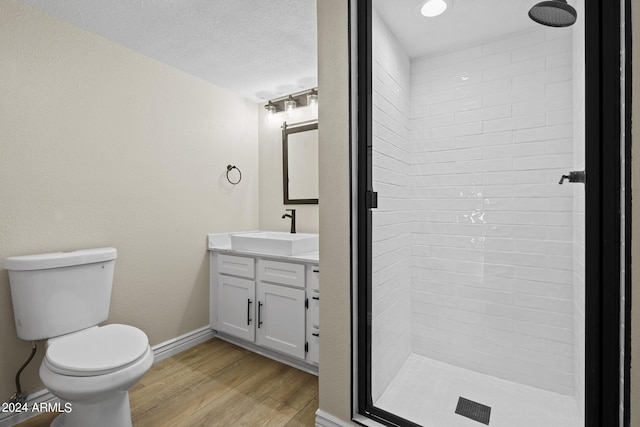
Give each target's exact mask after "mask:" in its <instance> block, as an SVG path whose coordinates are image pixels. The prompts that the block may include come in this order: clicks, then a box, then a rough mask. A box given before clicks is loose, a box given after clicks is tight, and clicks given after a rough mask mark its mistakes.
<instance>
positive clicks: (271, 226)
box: [258, 101, 322, 233]
mask: <svg viewBox="0 0 640 427" xmlns="http://www.w3.org/2000/svg"><path fill="white" fill-rule="evenodd" d="M321 102H322V101H321ZM258 110H259V119H258V129H259V137H258V139H259V143H258V149H259V151H260V225H259V226H260V229H261V230H277V231H289V230H290V227H291V220H290V219H289V218H285V219H282V215H283V214H284V213H286V211H285V209H295V210H296V230H297V232H299V233H318V228H319V227H318V205H285V204H284V203H283V198H284V195H283V189H282V127H281V126H282V122H283V121H284V119H285V117H284V115H282V113H278V114H277V116H278V119H277V120H275V121H274V122H272V123H269V122H267V120H266V110H265V109H264V104H262V105H260V106H259V107H258ZM301 110H306V108H301ZM314 118H315V119H317V113H316V114H312V112H310V111H305V112H301V115H300V119H301V120H311V119H314Z"/></svg>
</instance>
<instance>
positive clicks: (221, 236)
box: [207, 231, 320, 264]
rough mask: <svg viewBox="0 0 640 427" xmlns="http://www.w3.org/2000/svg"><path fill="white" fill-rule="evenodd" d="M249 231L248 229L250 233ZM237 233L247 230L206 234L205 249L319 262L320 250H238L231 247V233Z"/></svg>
mask: <svg viewBox="0 0 640 427" xmlns="http://www.w3.org/2000/svg"><path fill="white" fill-rule="evenodd" d="M250 232H251V231H249V233H250ZM238 233H247V231H238V232H230V233H211V234H208V235H207V249H208V250H210V251H216V252H221V253H226V254H242V255H249V256H258V257H269V258H273V259H280V260H286V261H298V262H305V263H313V264H318V263H319V262H320V252H318V251H315V252H305V253H302V254H298V255H280V254H271V253H263V252H251V251H239V250H237V249H232V248H231V237H230V236H231V235H232V234H238Z"/></svg>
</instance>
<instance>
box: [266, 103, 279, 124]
mask: <svg viewBox="0 0 640 427" xmlns="http://www.w3.org/2000/svg"><path fill="white" fill-rule="evenodd" d="M264 109H265V110H267V116H266V121H267V123H273V122H274V120H275V116H276V106H275V105H274V104H273V102H271V101H269V103H268V104H267V105H265V106H264Z"/></svg>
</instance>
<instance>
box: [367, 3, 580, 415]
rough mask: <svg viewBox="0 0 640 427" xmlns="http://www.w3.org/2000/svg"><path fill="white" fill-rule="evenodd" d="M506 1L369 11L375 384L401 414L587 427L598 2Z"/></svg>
mask: <svg viewBox="0 0 640 427" xmlns="http://www.w3.org/2000/svg"><path fill="white" fill-rule="evenodd" d="M435 2H436V1H435V0H432V2H427V3H435ZM439 3H442V2H439ZM497 3H500V7H487V6H486V4H485V3H483V2H463V1H456V2H455V3H453V4H451V2H449V5H448V7H447V8H446V10H445V11H444V13H442V14H441V15H438V16H434V17H427V16H424V15H422V14H421V13H420V12H421V6H422V5H423V4H424V2H413V1H408V0H407V1H402V2H398V1H391V0H376V1H373V2H372V8H371V10H370V11H369V12H370V16H369V17H368V19H370V21H369V23H368V25H370V27H369V28H370V30H371V46H370V49H371V52H370V55H371V61H370V63H369V66H370V71H371V76H372V78H371V88H370V90H371V94H372V95H371V116H370V117H371V140H370V147H369V148H368V158H369V166H368V171H369V173H370V177H369V186H370V190H373V191H375V192H376V193H377V204H373V203H371V204H369V206H370V207H373V209H371V210H370V215H371V216H370V221H371V223H370V225H371V227H370V230H369V233H370V235H369V237H370V241H369V244H370V288H369V289H368V292H370V293H369V295H368V298H369V304H370V307H369V310H368V312H367V315H368V317H369V318H370V323H368V328H369V329H368V332H367V334H368V337H367V338H368V342H367V346H368V348H367V350H368V353H367V357H368V360H367V363H368V366H369V368H370V376H369V384H368V386H369V391H370V399H371V402H370V403H371V405H373V406H375V407H376V408H377V409H379V410H381V411H380V413H382V414H383V415H384V416H381V417H382V418H381V419H385V416H386V415H389V414H391V415H390V416H389V417H387V418H386V419H391V420H394V421H393V422H397V423H398V424H400V425H403V423H404V424H406V425H411V423H414V424H418V425H427V426H456V425H461V426H463V425H469V424H465V422H466V423H468V422H469V421H470V420H472V421H476V422H480V423H485V424H488V425H492V426H513V425H520V426H525V427H526V426H528V425H531V426H538V425H554V426H568V427H578V426H583V425H585V420H584V412H585V407H584V401H585V375H584V372H585V318H586V314H585V313H586V306H585V300H586V297H585V280H586V279H585V276H586V275H585V247H586V244H585V238H586V237H585V236H586V232H585V182H584V181H585V179H584V177H585V174H584V170H585V169H586V164H585V152H586V150H585V139H586V136H585V127H586V123H585V115H586V111H585V98H586V96H585V84H586V83H585V30H584V29H585V21H584V15H585V13H584V8H585V5H584V3H583V2H582V1H576V2H572V9H573V8H575V9H573V10H575V16H576V17H577V19H576V21H575V23H573V24H571V25H569V26H565V27H553V26H548V25H541V24H540V22H539V21H540V20H542V19H544V18H541V17H540V15H539V14H537V12H538V11H539V10H538V9H535V8H534V9H533V10H532V6H533V2H530V1H512V2H497ZM562 9H563V11H564V9H565V8H564V6H562ZM530 10H531V14H532V15H533V16H532V17H530V16H529V11H530ZM569 15H571V13H569ZM559 16H561V17H566V14H565V15H559ZM534 18H535V19H534ZM558 19H560V18H558ZM569 20H571V17H569ZM360 22H363V21H362V20H361V21H360ZM365 157H366V156H365ZM370 194H371V195H370V196H369V199H372V200H375V197H373V195H374V193H370ZM361 348H362V347H361Z"/></svg>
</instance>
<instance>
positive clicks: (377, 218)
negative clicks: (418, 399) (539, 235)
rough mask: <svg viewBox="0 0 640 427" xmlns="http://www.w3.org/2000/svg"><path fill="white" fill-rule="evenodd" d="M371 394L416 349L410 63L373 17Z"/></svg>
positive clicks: (376, 394)
mask: <svg viewBox="0 0 640 427" xmlns="http://www.w3.org/2000/svg"><path fill="white" fill-rule="evenodd" d="M373 46H374V52H373V59H374V61H373V81H374V83H373V88H374V90H373V129H374V130H373V164H374V168H373V187H374V189H375V190H376V191H377V192H378V208H377V209H374V210H373V230H374V231H373V243H372V251H373V275H372V298H373V307H372V316H373V320H372V331H371V335H372V349H371V359H372V378H371V387H372V397H373V401H374V402H375V401H376V400H377V399H378V397H380V395H381V394H382V393H383V392H384V390H385V389H386V387H387V386H388V385H389V383H390V382H391V380H392V379H393V378H394V377H395V375H396V374H397V372H398V370H399V369H400V368H401V367H402V364H403V363H404V361H405V360H406V358H407V356H408V355H409V354H410V353H411V227H412V221H413V215H414V213H413V209H412V208H413V202H412V194H411V193H412V188H411V181H412V176H411V153H410V150H411V147H410V144H409V127H410V118H409V92H410V88H409V85H410V62H409V57H408V56H407V55H406V54H405V53H404V51H403V50H402V48H401V47H400V45H399V44H398V42H397V41H396V40H395V38H394V36H393V35H392V34H391V32H390V31H389V30H388V29H387V27H386V26H385V24H384V23H383V22H382V21H381V20H380V19H379V17H378V16H377V15H376V14H375V13H374V17H373Z"/></svg>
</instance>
